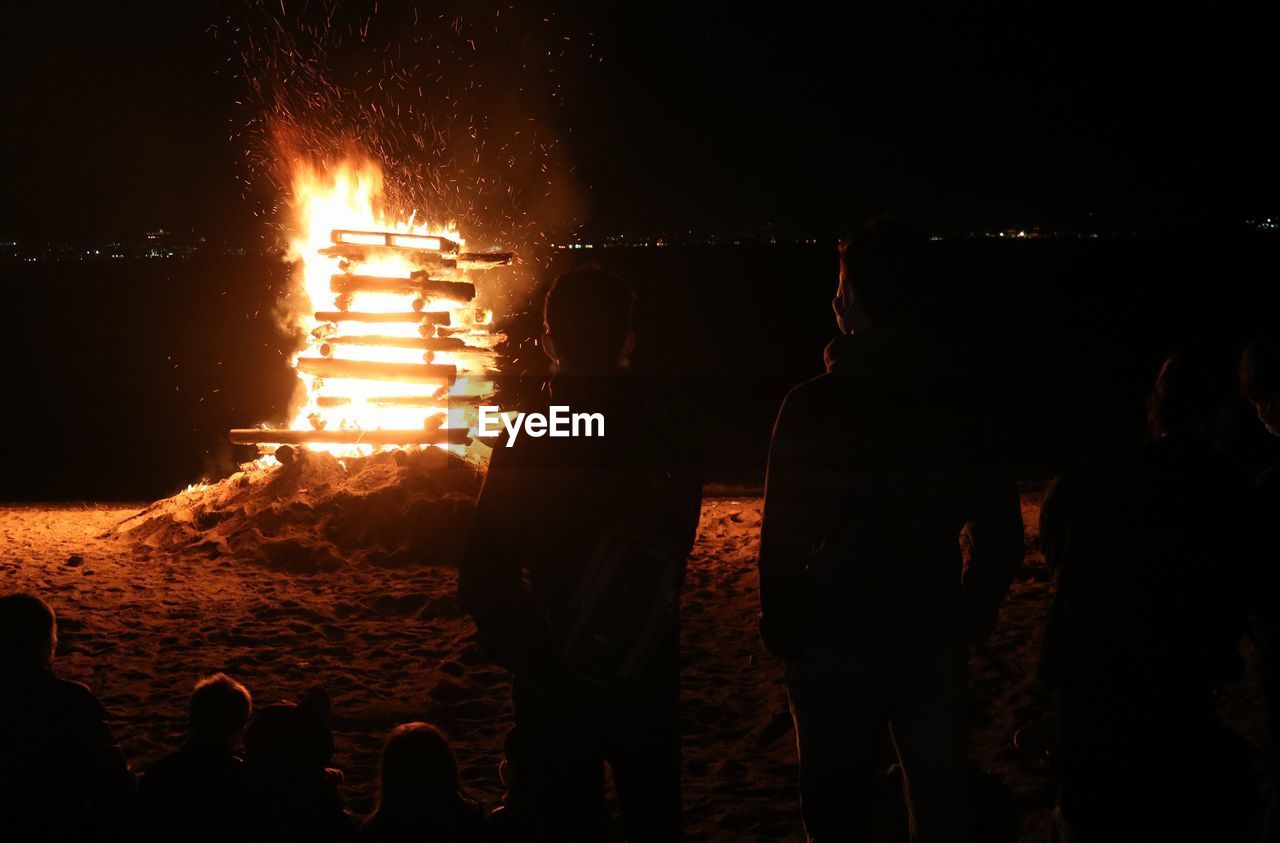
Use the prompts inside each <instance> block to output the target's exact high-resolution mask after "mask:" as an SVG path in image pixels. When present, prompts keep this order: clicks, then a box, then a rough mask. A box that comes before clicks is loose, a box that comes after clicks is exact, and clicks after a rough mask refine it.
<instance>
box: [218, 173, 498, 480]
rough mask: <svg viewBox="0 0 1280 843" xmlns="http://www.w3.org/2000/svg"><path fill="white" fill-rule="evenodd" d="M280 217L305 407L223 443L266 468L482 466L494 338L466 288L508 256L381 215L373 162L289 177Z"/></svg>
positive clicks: (486, 314)
mask: <svg viewBox="0 0 1280 843" xmlns="http://www.w3.org/2000/svg"><path fill="white" fill-rule="evenodd" d="M291 206H292V213H293V218H294V226H295V228H294V230H295V234H294V237H293V238H292V240H291V242H290V258H291V259H292V260H294V261H296V262H297V265H296V269H295V273H297V275H296V276H295V277H296V278H298V279H300V281H301V287H302V289H303V292H305V294H306V299H305V301H306V304H307V307H306V309H305V311H304V312H302V313H299V314H298V315H297V316H296V321H297V323H298V327H300V328H301V329H302V330H303V331H304V332H305V333H306V336H307V344H306V346H305V347H304V348H303V350H302V351H301V352H299V353H298V354H296V355H294V357H293V359H292V360H291V363H292V365H293V367H294V369H295V370H296V371H297V372H298V379H299V381H300V382H301V386H302V394H303V395H304V398H303V400H302V401H301V402H300V404H299V405H298V407H297V410H296V411H295V412H294V413H293V416H292V418H291V420H290V422H289V424H288V426H287V427H286V428H280V429H248V430H233V431H231V434H230V437H231V441H232V442H236V443H240V444H253V445H257V446H258V448H259V451H260V453H263V454H267V455H270V454H275V453H276V451H277V449H278V448H279V447H280V446H283V445H289V446H291V447H302V448H305V449H308V450H325V451H328V452H329V453H332V454H334V455H336V456H367V455H369V454H371V453H373V452H375V451H379V450H383V449H388V448H396V447H398V446H405V445H421V446H438V447H441V448H447V449H449V450H451V451H453V452H454V453H456V454H458V455H459V456H463V457H465V458H468V459H471V460H473V461H477V460H480V459H483V453H482V451H483V452H487V446H484V445H482V444H479V443H477V442H475V440H474V434H475V425H476V405H477V404H478V403H479V402H480V401H482V400H484V399H487V398H490V397H491V396H492V395H493V392H494V387H493V382H492V381H491V380H490V375H491V374H492V373H493V372H494V371H495V368H496V354H495V352H494V347H495V345H496V344H497V343H498V342H499V341H500V340H501V339H503V337H502V335H501V334H495V333H493V332H492V330H491V326H492V322H493V314H492V312H491V311H489V310H485V309H483V308H479V307H476V306H474V305H473V304H472V302H473V300H474V298H475V296H476V286H475V283H474V281H473V280H472V279H473V278H474V277H475V276H476V275H478V274H480V272H481V271H482V270H485V269H488V268H491V267H494V266H501V265H505V264H507V263H510V261H511V257H512V256H511V253H509V252H466V251H465V250H464V249H465V245H466V241H465V240H464V239H463V237H462V235H461V233H460V232H459V231H458V230H457V228H456V227H455V226H453V225H452V224H450V225H446V226H433V225H431V224H429V223H420V222H418V221H417V218H416V214H410V215H408V217H407V218H400V217H397V216H395V215H393V214H390V213H388V212H387V210H386V208H385V205H384V193H383V178H382V171H381V170H380V169H379V168H378V166H377V165H376V164H374V163H373V162H371V161H354V160H346V161H343V162H342V163H341V164H339V165H337V166H335V167H328V168H317V167H313V166H309V165H300V166H299V167H298V168H297V170H296V171H295V173H294V178H293V196H292V203H291ZM281 456H282V457H283V454H281Z"/></svg>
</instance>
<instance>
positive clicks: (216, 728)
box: [138, 673, 253, 841]
mask: <svg viewBox="0 0 1280 843" xmlns="http://www.w3.org/2000/svg"><path fill="white" fill-rule="evenodd" d="M252 711H253V699H252V697H251V696H250V695H249V691H248V690H247V689H246V688H245V687H244V686H243V685H241V684H240V683H239V682H236V681H235V680H234V679H231V678H230V677H228V676H226V675H225V674H221V673H219V674H216V675H214V676H210V677H208V678H206V679H202V680H201V681H200V682H198V683H197V684H196V688H195V692H194V693H193V694H192V695H191V708H190V721H189V727H188V735H187V743H186V744H185V745H184V746H183V747H182V748H181V749H179V750H178V751H177V752H175V753H173V754H172V755H169V756H166V757H164V758H162V759H160V760H159V761H157V762H156V763H155V764H152V765H151V766H150V767H149V768H147V771H146V773H145V774H144V775H143V776H142V780H141V781H140V782H139V783H138V813H139V818H140V825H141V827H142V831H143V835H144V838H145V839H148V840H156V841H160V840H208V841H214V840H217V841H222V840H230V839H236V838H242V837H244V836H246V835H247V833H248V832H249V831H250V829H249V826H248V817H247V816H246V813H245V800H246V798H247V796H248V791H247V789H246V787H245V777H244V763H243V762H242V761H241V760H240V757H239V756H237V755H236V749H237V747H239V746H240V741H241V739H242V738H243V737H244V730H245V726H246V725H247V724H248V723H249V715H250V714H251V713H252Z"/></svg>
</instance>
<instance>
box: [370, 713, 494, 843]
mask: <svg viewBox="0 0 1280 843" xmlns="http://www.w3.org/2000/svg"><path fill="white" fill-rule="evenodd" d="M360 839H361V841H364V843H419V841H424V840H429V841H441V843H486V841H490V840H493V839H494V837H493V835H492V833H491V831H490V829H489V824H488V823H487V822H486V821H485V815H484V809H483V808H481V807H480V804H479V803H478V802H476V801H475V800H474V799H472V798H471V797H470V796H469V795H468V794H467V792H466V790H465V789H464V788H463V787H462V782H461V781H460V780H459V778H458V761H457V758H456V757H455V756H454V754H453V749H452V748H451V747H450V746H449V743H448V741H446V740H445V737H444V735H442V734H441V733H440V731H439V730H438V729H436V728H435V727H434V726H431V725H429V724H427V723H405V724H404V725H403V726H397V727H396V728H395V729H394V730H392V732H391V735H390V736H389V737H388V738H387V743H386V745H385V746H383V748H382V759H381V762H380V763H379V767H378V807H377V808H376V809H375V810H374V812H373V813H372V814H371V815H370V816H369V817H368V818H367V819H366V820H365V821H364V824H363V825H362V826H361V828H360Z"/></svg>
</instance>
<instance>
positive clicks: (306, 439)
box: [227, 427, 471, 446]
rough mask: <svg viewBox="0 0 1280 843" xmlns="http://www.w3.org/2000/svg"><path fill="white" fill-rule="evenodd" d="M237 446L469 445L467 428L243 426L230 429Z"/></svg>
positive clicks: (229, 434)
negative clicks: (409, 428)
mask: <svg viewBox="0 0 1280 843" xmlns="http://www.w3.org/2000/svg"><path fill="white" fill-rule="evenodd" d="M227 438H228V439H230V440H231V443H232V444H233V445H290V446H292V445H304V444H307V445H444V444H449V445H466V444H467V443H469V442H470V441H471V437H470V436H469V435H468V434H467V428H465V427H450V428H443V429H441V428H436V429H435V430H427V429H425V428H423V429H420V430H262V429H260V428H256V427H253V428H241V429H235V430H230V431H228V432H227Z"/></svg>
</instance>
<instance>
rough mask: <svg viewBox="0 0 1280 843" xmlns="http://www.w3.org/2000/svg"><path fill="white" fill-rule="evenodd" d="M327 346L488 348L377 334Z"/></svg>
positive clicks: (449, 340)
mask: <svg viewBox="0 0 1280 843" xmlns="http://www.w3.org/2000/svg"><path fill="white" fill-rule="evenodd" d="M325 344H327V345H375V346H382V347H384V348H420V349H422V350H423V351H467V350H471V351H479V352H485V353H488V351H489V350H488V349H487V348H479V347H477V346H469V345H467V344H466V343H465V342H463V341H462V340H461V339H459V338H457V337H384V336H379V335H377V334H368V335H358V334H357V335H354V336H346V335H339V336H336V337H329V338H328V339H326V340H325Z"/></svg>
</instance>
